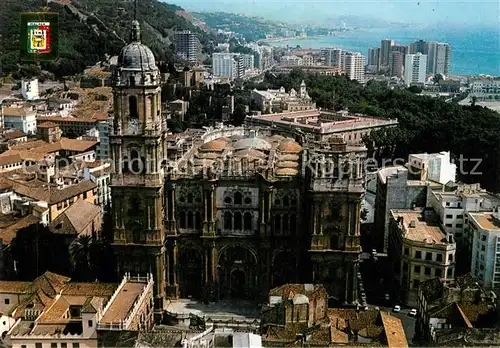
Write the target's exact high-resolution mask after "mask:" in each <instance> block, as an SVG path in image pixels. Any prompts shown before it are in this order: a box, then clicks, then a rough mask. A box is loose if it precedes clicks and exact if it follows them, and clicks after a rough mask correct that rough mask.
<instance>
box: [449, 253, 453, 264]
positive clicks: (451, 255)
mask: <svg viewBox="0 0 500 348" xmlns="http://www.w3.org/2000/svg"><path fill="white" fill-rule="evenodd" d="M449 260H450V262H453V254H450V257H449Z"/></svg>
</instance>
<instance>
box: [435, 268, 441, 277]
mask: <svg viewBox="0 0 500 348" xmlns="http://www.w3.org/2000/svg"><path fill="white" fill-rule="evenodd" d="M434 275H435V276H436V277H440V278H441V275H442V272H441V270H440V269H439V268H436V269H435V270H434Z"/></svg>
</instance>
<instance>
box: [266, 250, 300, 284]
mask: <svg viewBox="0 0 500 348" xmlns="http://www.w3.org/2000/svg"><path fill="white" fill-rule="evenodd" d="M272 272H273V273H272V276H273V279H272V283H273V287H277V286H281V285H283V284H286V283H295V282H296V281H297V273H298V272H297V259H296V258H295V255H293V254H292V253H291V252H289V251H281V252H279V253H277V254H276V255H275V256H274V259H273V269H272Z"/></svg>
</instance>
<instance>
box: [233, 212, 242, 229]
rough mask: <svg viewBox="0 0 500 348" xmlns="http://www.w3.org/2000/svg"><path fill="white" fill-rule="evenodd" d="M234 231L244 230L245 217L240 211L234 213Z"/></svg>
mask: <svg viewBox="0 0 500 348" xmlns="http://www.w3.org/2000/svg"><path fill="white" fill-rule="evenodd" d="M234 229H235V230H242V229H243V217H242V215H241V213H240V212H239V211H237V212H235V213H234Z"/></svg>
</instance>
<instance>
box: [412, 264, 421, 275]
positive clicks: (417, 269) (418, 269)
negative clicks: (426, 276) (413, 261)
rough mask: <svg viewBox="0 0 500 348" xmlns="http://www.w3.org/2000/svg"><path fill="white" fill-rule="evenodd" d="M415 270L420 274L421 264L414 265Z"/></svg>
mask: <svg viewBox="0 0 500 348" xmlns="http://www.w3.org/2000/svg"><path fill="white" fill-rule="evenodd" d="M413 271H414V272H415V273H417V274H420V266H415V267H413Z"/></svg>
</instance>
